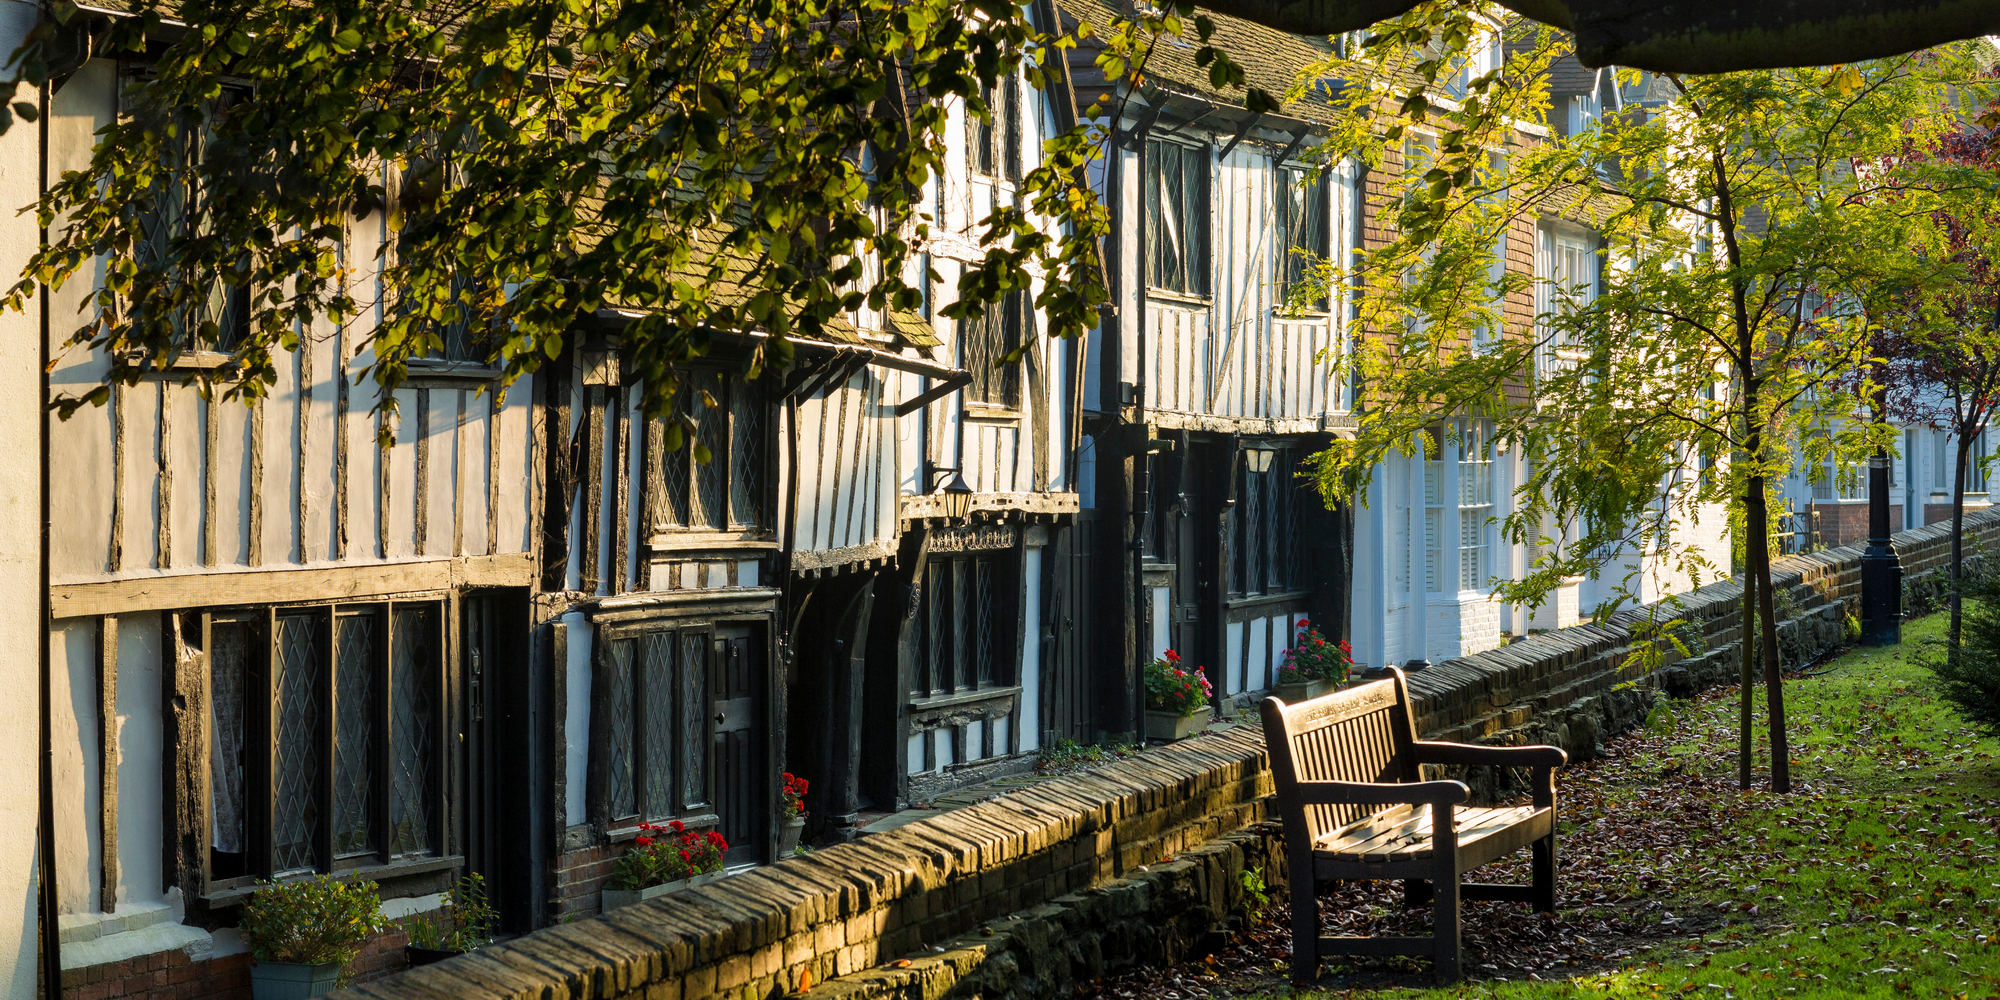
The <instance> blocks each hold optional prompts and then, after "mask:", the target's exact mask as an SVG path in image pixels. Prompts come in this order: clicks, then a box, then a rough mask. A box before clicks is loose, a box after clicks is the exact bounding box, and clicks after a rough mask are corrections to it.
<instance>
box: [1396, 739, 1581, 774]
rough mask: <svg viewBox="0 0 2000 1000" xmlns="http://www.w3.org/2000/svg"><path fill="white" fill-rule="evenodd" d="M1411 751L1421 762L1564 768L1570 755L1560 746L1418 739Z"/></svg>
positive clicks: (1412, 745) (1411, 746)
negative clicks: (1483, 743)
mask: <svg viewBox="0 0 2000 1000" xmlns="http://www.w3.org/2000/svg"><path fill="white" fill-rule="evenodd" d="M1410 751H1411V753H1412V755H1413V756H1415V757H1416V759H1417V762H1418V763H1420V764H1470V765H1477V764H1495V765H1499V766H1501V767H1561V766H1563V765H1564V764H1567V763H1569V754H1566V753H1564V752H1563V751H1562V748H1561V747H1548V746H1536V747H1489V746H1480V745H1477V744H1473V743H1445V742H1442V741H1425V740H1419V741H1417V742H1416V743H1413V744H1411V745H1410Z"/></svg>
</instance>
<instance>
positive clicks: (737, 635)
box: [709, 625, 772, 864]
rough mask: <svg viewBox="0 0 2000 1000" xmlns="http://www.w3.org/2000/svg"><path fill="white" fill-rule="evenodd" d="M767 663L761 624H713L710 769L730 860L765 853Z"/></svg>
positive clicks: (750, 859) (756, 858) (767, 807)
mask: <svg viewBox="0 0 2000 1000" xmlns="http://www.w3.org/2000/svg"><path fill="white" fill-rule="evenodd" d="M767 667H768V664H767V663H766V649H765V643H764V635H763V629H762V627H761V626H753V625H718V626H717V627H716V629H715V639H714V641H713V644H712V646H711V655H710V657H709V695H710V698H711V702H710V704H711V705H712V706H713V718H714V723H715V726H714V729H713V730H712V732H713V740H714V742H713V746H712V750H713V753H712V755H711V757H710V761H709V773H710V774H711V775H713V776H714V785H713V787H714V789H715V811H716V815H718V816H719V817H720V818H721V830H722V836H723V837H724V838H725V839H727V840H728V841H729V854H728V856H727V859H726V860H727V861H728V863H730V864H742V863H754V862H759V861H763V860H764V859H765V857H766V855H767V853H768V852H767V842H768V841H769V839H770V833H771V819H770V817H771V803H770V788H771V786H770V781H771V775H770V774H769V773H768V772H769V770H770V768H769V766H768V764H767V763H766V762H767V761H768V760H769V757H768V755H767V754H766V752H765V750H766V746H765V744H766V741H767V740H768V739H769V738H770V733H771V731H772V726H771V721H770V720H769V719H767V718H765V716H764V713H765V711H766V708H765V706H766V705H768V704H769V700H768V699H767V698H766V697H765V677H766V672H767Z"/></svg>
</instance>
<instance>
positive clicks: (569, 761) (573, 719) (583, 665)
mask: <svg viewBox="0 0 2000 1000" xmlns="http://www.w3.org/2000/svg"><path fill="white" fill-rule="evenodd" d="M562 620H563V625H564V627H565V628H566V629H567V630H568V637H569V641H568V649H569V662H567V663H565V664H564V665H563V666H564V671H565V673H564V682H565V683H564V691H565V702H566V705H565V707H566V710H567V711H566V714H565V715H564V716H563V815H564V817H565V819H566V821H567V822H568V823H569V825H570V826H575V825H577V824H578V823H582V822H584V819H585V813H584V801H583V793H584V782H585V780H586V773H587V770H588V767H589V764H590V650H591V640H592V638H593V635H592V633H591V629H590V620H589V619H587V618H585V617H584V615H583V612H581V611H572V612H570V613H569V614H566V615H564V616H563V619H562Z"/></svg>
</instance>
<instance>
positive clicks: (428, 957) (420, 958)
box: [405, 945, 465, 967]
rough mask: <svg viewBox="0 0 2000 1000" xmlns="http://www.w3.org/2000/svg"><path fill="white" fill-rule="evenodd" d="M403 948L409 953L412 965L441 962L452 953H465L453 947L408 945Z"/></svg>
mask: <svg viewBox="0 0 2000 1000" xmlns="http://www.w3.org/2000/svg"><path fill="white" fill-rule="evenodd" d="M405 950H406V951H407V952H408V953H409V958H410V965H411V966H412V967H415V966H419V965H430V964H431V963H433V962H442V961H444V960H445V959H447V958H450V957H452V956H453V955H463V954H465V952H462V951H458V950H456V949H453V948H419V947H417V946H416V945H410V946H409V947H408V948H406V949H405Z"/></svg>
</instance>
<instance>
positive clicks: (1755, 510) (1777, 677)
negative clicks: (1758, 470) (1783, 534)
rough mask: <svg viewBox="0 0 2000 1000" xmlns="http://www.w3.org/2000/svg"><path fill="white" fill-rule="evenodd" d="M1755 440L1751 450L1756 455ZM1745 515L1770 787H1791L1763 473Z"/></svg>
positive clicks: (1753, 486) (1752, 488)
mask: <svg viewBox="0 0 2000 1000" xmlns="http://www.w3.org/2000/svg"><path fill="white" fill-rule="evenodd" d="M1755 444H1756V442H1754V441H1753V442H1752V448H1751V449H1750V453H1751V454H1752V455H1755V454H1756V453H1757V452H1756V448H1755ZM1743 510H1744V519H1745V520H1746V521H1747V522H1748V524H1747V525H1746V527H1747V528H1748V529H1749V530H1748V532H1747V534H1748V536H1749V537H1748V542H1747V544H1748V546H1749V550H1750V566H1751V572H1752V573H1754V574H1755V575H1756V577H1757V606H1758V611H1759V614H1758V615H1757V617H1758V618H1760V619H1762V622H1761V624H1762V625H1763V633H1764V689H1765V696H1764V697H1765V700H1766V701H1767V702H1768V703H1769V707H1770V712H1771V790H1772V791H1774V792H1789V791H1791V790H1792V766H1791V764H1792V762H1791V750H1790V747H1789V746H1788V744H1787V741H1786V739H1785V676H1784V666H1783V664H1782V663H1781V662H1780V659H1779V656H1778V618H1777V611H1776V607H1775V602H1774V601H1773V600H1772V589H1771V525H1770V518H1769V507H1768V505H1767V502H1766V498H1765V496H1764V477H1763V475H1761V474H1758V475H1753V476H1751V477H1750V487H1749V491H1748V495H1747V496H1746V497H1744V505H1743Z"/></svg>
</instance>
